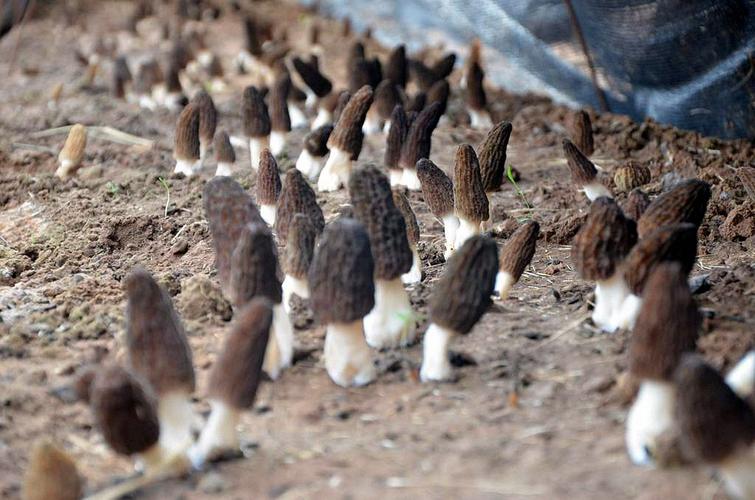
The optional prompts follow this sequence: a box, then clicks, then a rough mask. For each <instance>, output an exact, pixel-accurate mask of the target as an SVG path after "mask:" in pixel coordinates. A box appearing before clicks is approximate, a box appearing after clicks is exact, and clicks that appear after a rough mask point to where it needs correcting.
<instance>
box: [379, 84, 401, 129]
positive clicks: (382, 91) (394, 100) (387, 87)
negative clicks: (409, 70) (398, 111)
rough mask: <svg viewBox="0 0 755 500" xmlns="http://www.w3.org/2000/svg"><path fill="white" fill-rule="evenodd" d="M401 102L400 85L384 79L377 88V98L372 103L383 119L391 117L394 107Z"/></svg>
mask: <svg viewBox="0 0 755 500" xmlns="http://www.w3.org/2000/svg"><path fill="white" fill-rule="evenodd" d="M400 102H401V98H400V97H399V94H398V87H396V85H395V84H394V83H393V82H392V81H390V80H383V81H382V82H380V84H379V85H378V86H377V87H376V88H375V100H374V102H373V104H372V105H373V106H374V108H375V110H376V111H377V114H378V116H379V117H380V118H381V119H383V120H388V119H390V117H391V113H392V112H393V108H395V107H396V105H398V104H399V103H400Z"/></svg>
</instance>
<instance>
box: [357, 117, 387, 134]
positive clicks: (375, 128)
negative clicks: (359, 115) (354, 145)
mask: <svg viewBox="0 0 755 500" xmlns="http://www.w3.org/2000/svg"><path fill="white" fill-rule="evenodd" d="M382 130H383V124H382V122H381V120H380V117H379V116H378V114H377V113H369V112H368V113H367V116H366V117H365V119H364V123H363V124H362V133H364V135H372V134H379V133H380V132H382Z"/></svg>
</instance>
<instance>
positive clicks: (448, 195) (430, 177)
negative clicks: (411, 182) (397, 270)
mask: <svg viewBox="0 0 755 500" xmlns="http://www.w3.org/2000/svg"><path fill="white" fill-rule="evenodd" d="M417 177H418V178H419V181H420V185H421V187H422V196H424V198H425V203H427V206H428V207H429V208H430V211H431V212H432V213H433V215H434V216H435V217H437V218H438V219H439V220H440V221H441V222H442V223H443V231H444V236H445V239H446V251H445V253H444V254H443V255H444V256H445V258H446V260H448V258H449V257H450V256H451V254H452V253H453V251H454V248H456V247H455V243H456V231H457V229H458V228H459V219H458V217H456V214H455V212H454V185H453V182H451V179H449V178H448V176H447V175H446V173H445V172H444V171H443V170H441V169H440V168H438V166H437V165H435V164H434V163H433V162H431V161H430V160H428V159H426V158H425V159H422V160H420V161H418V162H417Z"/></svg>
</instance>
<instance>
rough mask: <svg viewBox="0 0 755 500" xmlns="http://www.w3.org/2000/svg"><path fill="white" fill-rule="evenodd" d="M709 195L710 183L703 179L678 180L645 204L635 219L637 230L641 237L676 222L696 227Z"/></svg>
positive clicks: (703, 212) (705, 207) (700, 221)
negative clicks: (678, 181) (639, 215)
mask: <svg viewBox="0 0 755 500" xmlns="http://www.w3.org/2000/svg"><path fill="white" fill-rule="evenodd" d="M710 194H711V192H710V185H709V184H708V183H707V182H705V181H701V180H698V179H689V180H686V181H683V182H680V183H679V184H677V185H676V186H674V187H673V188H671V189H670V190H669V191H667V192H665V193H663V194H662V195H660V196H659V197H658V198H656V199H654V200H653V201H652V202H651V203H650V205H648V207H647V208H646V209H645V211H644V212H643V213H642V216H641V217H640V218H639V220H638V221H637V233H638V234H639V235H640V238H644V237H645V236H647V235H649V234H650V233H651V232H653V231H654V230H656V229H658V228H660V227H663V226H668V225H671V224H680V223H689V224H694V225H695V227H700V224H701V223H702V221H703V217H705V211H706V210H707V208H708V200H710Z"/></svg>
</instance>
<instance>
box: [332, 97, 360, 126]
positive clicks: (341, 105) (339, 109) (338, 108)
mask: <svg viewBox="0 0 755 500" xmlns="http://www.w3.org/2000/svg"><path fill="white" fill-rule="evenodd" d="M349 101H351V92H349V91H348V90H342V91H341V92H339V93H338V95H337V96H336V100H335V105H334V107H333V124H336V123H338V120H340V118H341V115H342V114H343V110H345V109H346V106H347V105H348V104H349ZM365 116H366V115H365ZM333 128H335V127H333Z"/></svg>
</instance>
